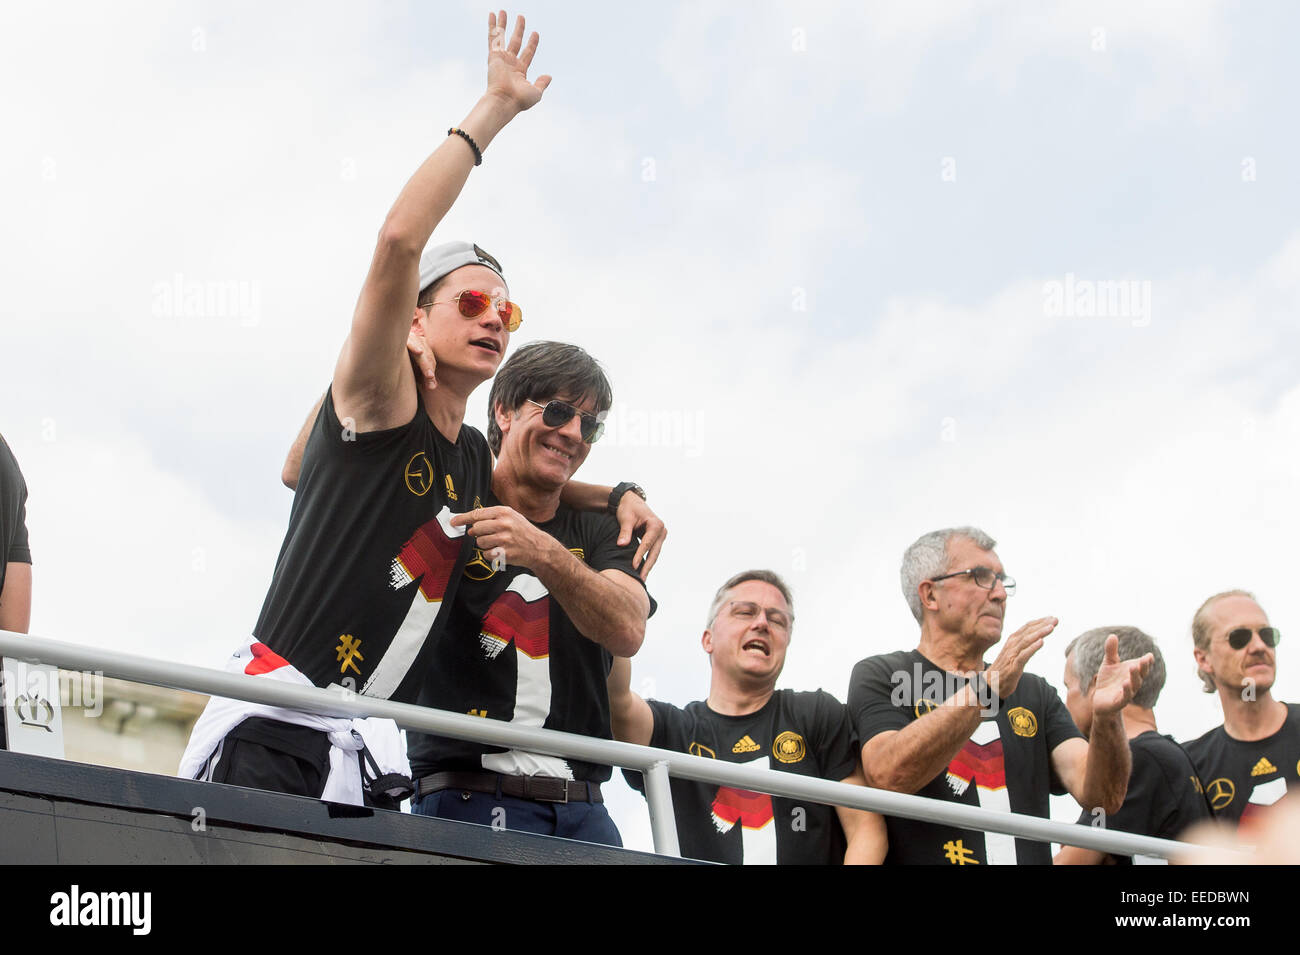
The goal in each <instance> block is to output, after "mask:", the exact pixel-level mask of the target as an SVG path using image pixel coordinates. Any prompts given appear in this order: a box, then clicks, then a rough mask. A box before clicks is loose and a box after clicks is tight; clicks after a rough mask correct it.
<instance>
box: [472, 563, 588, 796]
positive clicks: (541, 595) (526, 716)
mask: <svg viewBox="0 0 1300 955" xmlns="http://www.w3.org/2000/svg"><path fill="white" fill-rule="evenodd" d="M512 643H513V644H514V646H515V652H516V660H515V664H516V666H517V668H518V669H517V670H516V678H515V713H514V716H513V717H512V718H511V720H510V722H511V723H516V724H519V725H521V726H544V725H545V724H546V717H547V716H549V715H550V712H551V660H550V654H551V597H550V593H549V591H547V589H546V585H545V584H543V583H542V582H541V581H540V580H538V579H537V578H536V577H534V576H533V575H532V574H520V575H519V576H517V577H515V579H514V580H512V581H510V586H509V587H507V588H506V591H505V593H503V594H502V595H501V596H500V597H498V598H497V599H496V600H495V601H493V603H492V606H491V607H489V608H488V612H487V613H486V614H485V615H484V616H483V629H482V630H481V631H480V632H479V646H480V648H481V649H482V650H483V655H484V656H485V657H487V659H489V660H492V659H495V658H496V657H497V656H498V655H500V653H501V652H502V651H503V650H504V649H505V648H506V647H508V646H510V644H512ZM483 768H484V769H490V770H492V771H493V772H497V773H509V774H512V775H517V774H527V775H536V774H538V773H540V774H541V775H543V776H559V777H561V778H563V779H572V778H573V770H572V769H571V768H570V767H569V764H568V762H567V761H565V760H563V759H560V758H558V757H556V756H542V755H539V754H537V753H525V752H522V751H520V750H515V749H512V750H507V751H506V752H504V753H485V754H483Z"/></svg>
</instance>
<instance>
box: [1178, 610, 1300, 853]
mask: <svg viewBox="0 0 1300 955" xmlns="http://www.w3.org/2000/svg"><path fill="white" fill-rule="evenodd" d="M1281 637H1282V635H1281V632H1280V631H1279V630H1278V629H1277V628H1276V627H1274V626H1272V625H1270V624H1269V622H1268V615H1267V614H1265V613H1264V609H1263V608H1262V607H1261V606H1260V605H1259V603H1258V602H1257V601H1256V600H1255V597H1254V595H1253V594H1251V593H1249V592H1248V591H1245V590H1228V591H1224V592H1223V593H1219V594H1215V595H1214V596H1213V597H1211V598H1210V599H1208V600H1207V601H1205V603H1203V604H1201V607H1200V609H1199V610H1197V611H1196V615H1195V616H1194V617H1193V618H1192V643H1193V649H1192V654H1193V656H1195V658H1196V667H1197V675H1198V676H1199V677H1200V678H1201V683H1202V686H1203V688H1204V689H1205V692H1206V693H1214V692H1216V691H1217V692H1218V694H1219V704H1220V705H1221V706H1222V707H1223V725H1222V726H1219V727H1217V728H1215V729H1212V730H1210V731H1209V732H1208V733H1206V734H1205V735H1204V736H1202V737H1201V738H1200V739H1196V740H1193V741H1192V742H1190V743H1186V744H1184V746H1183V748H1184V749H1186V750H1187V754H1188V755H1189V756H1191V758H1192V763H1193V765H1195V766H1196V771H1197V774H1198V775H1199V776H1200V778H1201V784H1202V785H1203V786H1204V788H1205V798H1206V801H1207V802H1208V803H1209V804H1210V811H1211V812H1212V813H1214V816H1215V818H1216V819H1220V820H1226V821H1228V822H1232V823H1235V824H1237V825H1238V826H1239V827H1241V829H1242V830H1249V829H1251V828H1253V827H1254V826H1257V825H1258V824H1259V817H1260V816H1261V815H1262V814H1264V813H1266V812H1268V811H1269V807H1270V806H1272V805H1273V804H1274V803H1276V802H1277V801H1278V800H1279V799H1281V798H1282V797H1283V796H1285V795H1286V794H1287V791H1288V790H1290V791H1291V792H1296V791H1300V705H1297V704H1295V703H1283V702H1282V701H1280V700H1276V699H1274V698H1273V682H1274V680H1275V679H1276V678H1277V654H1276V650H1277V645H1278V642H1279V641H1280V640H1281Z"/></svg>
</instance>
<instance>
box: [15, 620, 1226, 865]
mask: <svg viewBox="0 0 1300 955" xmlns="http://www.w3.org/2000/svg"><path fill="white" fill-rule="evenodd" d="M0 657H11V658H13V659H16V660H23V661H26V662H28V663H36V664H49V665H52V666H58V667H62V668H64V669H67V670H82V671H88V672H94V673H98V674H100V675H103V676H109V677H115V678H117V679H122V680H130V681H133V682H136V683H148V684H152V685H154V686H166V687H172V688H173V689H177V690H189V691H193V692H198V693H207V694H210V695H213V696H226V697H232V698H234V699H239V700H246V701H248V702H252V703H261V704H265V705H267V706H280V707H285V708H287V709H294V710H303V711H306V712H310V713H316V714H319V715H323V716H334V717H349V718H355V717H363V716H378V717H384V718H387V719H391V720H393V721H394V722H396V723H397V725H398V726H400V727H402V728H403V729H407V730H414V731H416V732H421V733H434V734H436V735H439V736H450V737H453V738H455V739H462V740H470V741H472V742H476V743H485V744H489V745H493V746H507V747H512V748H516V749H523V750H529V751H532V752H537V753H545V754H547V755H551V756H558V757H561V758H565V759H581V760H584V761H586V762H591V763H599V764H602V765H607V766H620V767H623V768H625V769H635V770H640V771H641V772H642V773H643V774H644V777H645V795H646V802H647V804H648V806H649V810H650V828H651V832H652V835H653V837H654V845H655V851H656V852H658V853H660V854H662V855H674V856H678V855H680V854H681V851H680V848H679V846H678V842H677V827H676V823H675V821H674V819H673V809H672V794H671V791H670V789H669V778H670V776H675V777H679V778H681V779H691V780H695V781H698V782H706V783H713V784H717V785H725V786H734V787H736V788H739V789H748V790H751V791H753V792H761V793H768V794H769V795H773V796H783V797H786V798H791V799H807V800H810V801H812V802H816V803H820V804H822V805H829V806H845V807H847V808H851V809H866V810H870V811H873V812H878V813H883V814H886V815H891V816H901V817H904V818H907V819H919V820H922V821H929V822H938V823H944V824H947V825H951V826H956V827H959V828H963V829H981V830H986V831H990V832H1003V833H1007V834H1008V835H1012V836H1019V837H1022V838H1027V839H1035V840H1038V841H1040V842H1060V843H1064V844H1068V845H1074V846H1080V847H1082V848H1085V849H1096V850H1098V851H1101V852H1109V853H1113V854H1115V855H1144V856H1156V857H1159V858H1165V859H1167V858H1170V857H1171V856H1178V857H1179V858H1180V859H1187V860H1192V859H1194V858H1195V857H1196V856H1197V855H1198V854H1199V853H1201V852H1204V851H1205V850H1204V849H1202V848H1201V847H1198V846H1196V845H1193V844H1192V843H1185V842H1177V841H1174V840H1170V839H1157V838H1154V837H1152V836H1140V835H1134V834H1132V833H1128V832H1119V831H1114V830H1109V829H1104V828H1094V827H1091V826H1080V825H1075V824H1071V823H1063V822H1053V821H1051V820H1050V819H1043V818H1040V817H1038V816H1027V815H1024V814H1021V813H1011V812H1001V811H999V810H995V809H982V808H978V807H975V806H964V805H958V804H955V803H945V802H941V801H939V800H935V799H928V798H926V797H923V796H911V795H905V794H903V793H895V792H889V791H887V790H883V789H872V788H869V787H867V788H864V787H861V786H850V785H847V784H845V783H839V782H831V781H830V780H826V779H815V778H811V777H807V776H798V775H795V774H793V773H782V772H779V771H777V770H772V769H758V768H754V767H748V766H744V765H742V764H736V763H725V762H722V761H720V760H716V759H709V758H707V757H703V756H690V755H687V754H685V753H677V752H672V751H670V750H666V749H655V748H652V747H649V746H637V745H635V744H632V743H619V742H614V741H611V740H605V739H594V738H592V737H588V736H579V735H577V734H574V733H563V732H560V731H558V730H548V729H541V728H538V727H528V726H517V725H514V724H511V723H506V722H502V721H500V720H485V719H482V718H480V717H476V716H469V715H466V714H461V713H450V712H446V711H444V710H434V709H429V708H427V707H422V706H415V705H413V704H410V703H394V702H392V701H391V700H379V699H374V698H371V697H366V696H361V695H358V694H357V693H355V692H352V691H349V690H343V689H338V688H334V689H321V688H319V687H307V686H297V685H294V684H291V683H284V682H282V681H280V680H267V679H263V678H259V677H255V676H248V675H246V674H243V673H228V672H225V671H222V670H211V669H207V668H205V667H196V666H191V665H188V664H184V663H173V662H169V661H163V660H153V659H150V658H148V657H141V656H136V655H134V654H130V653H121V652H119V651H116V650H103V649H99V648H96V647H86V646H79V645H77V644H72V643H63V642H61V641H57V640H49V639H45V638H40V637H34V636H31V635H28V634H21V633H11V632H9V631H7V630H0ZM1245 858H1247V857H1243V861H1244V859H1245Z"/></svg>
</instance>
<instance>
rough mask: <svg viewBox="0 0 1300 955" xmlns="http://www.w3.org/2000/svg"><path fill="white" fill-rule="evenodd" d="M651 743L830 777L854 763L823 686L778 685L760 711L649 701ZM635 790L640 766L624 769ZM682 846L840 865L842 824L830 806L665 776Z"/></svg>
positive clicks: (753, 860) (760, 859) (853, 744)
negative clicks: (729, 712) (739, 712)
mask: <svg viewBox="0 0 1300 955" xmlns="http://www.w3.org/2000/svg"><path fill="white" fill-rule="evenodd" d="M649 704H650V709H651V710H652V711H653V712H654V732H653V733H652V735H651V738H650V745H651V746H655V747H658V748H660V749H670V750H674V751H676V752H679V753H691V754H692V755H695V756H708V757H711V758H713V759H721V760H724V761H726V762H728V763H750V764H754V763H756V764H758V765H759V766H761V767H763V768H765V769H776V770H780V771H781V772H786V773H795V774H797V775H800V776H815V777H817V778H819V779H830V780H833V781H835V782H839V781H840V780H842V779H845V778H847V777H848V776H849V775H850V774H852V772H853V770H854V769H855V768H856V766H857V762H858V744H857V740H856V739H855V738H854V735H853V727H852V725H851V724H850V721H849V716H848V711H847V710H845V708H844V705H843V704H842V703H840V702H839V701H838V700H836V699H835V697H833V696H831V695H830V694H829V693H826V692H824V691H822V690H816V691H815V692H811V693H803V692H796V691H794V690H777V691H776V692H775V693H773V694H772V698H771V699H770V700H768V701H767V703H766V704H765V705H764V706H763V708H762V709H761V710H757V711H755V712H753V713H747V714H745V715H744V716H724V715H722V714H721V713H715V712H714V711H713V710H711V709H709V707H708V704H707V703H704V702H703V701H696V702H694V703H690V704H688V705H687V707H686V709H684V710H682V709H678V708H677V707H675V706H673V705H672V704H671V703H662V702H660V701H659V700H650V701H649ZM625 775H626V776H627V779H628V782H629V783H630V784H631V785H632V786H634V787H635V788H637V789H640V790H642V791H644V788H643V781H642V779H641V774H640V773H631V772H627V773H625ZM672 794H673V814H674V815H675V816H676V817H677V838H678V841H679V842H680V844H681V850H682V855H683V856H685V857H687V858H690V859H703V860H705V861H707V862H724V863H728V864H730V865H740V864H742V863H743V864H747V865H755V864H764V863H766V864H774V863H780V864H781V865H839V864H842V863H843V862H844V850H845V841H844V831H843V830H842V829H841V828H840V821H839V818H838V816H837V815H836V812H835V809H834V808H833V807H831V806H822V805H818V804H816V803H809V802H806V801H804V800H796V799H786V798H784V797H782V796H769V795H767V794H765V793H755V792H750V791H749V790H746V789H736V788H734V787H732V786H715V785H713V784H711V783H699V782H693V781H691V780H687V779H677V778H674V779H673V780H672Z"/></svg>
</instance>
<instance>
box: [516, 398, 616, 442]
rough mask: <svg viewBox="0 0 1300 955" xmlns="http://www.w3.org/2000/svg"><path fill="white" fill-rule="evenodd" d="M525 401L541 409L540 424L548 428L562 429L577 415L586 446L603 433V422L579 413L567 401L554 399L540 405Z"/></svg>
mask: <svg viewBox="0 0 1300 955" xmlns="http://www.w3.org/2000/svg"><path fill="white" fill-rule="evenodd" d="M526 400H527V401H528V403H529V404H533V405H537V407H539V408H541V409H542V424H544V425H546V427H548V428H562V427H564V426H565V425H566V424H568V423H569V422H570V421H572V420H573V416H574V415H577V416H578V417H579V419H580V420H581V425H580V426H581V428H582V440H583V441H585V442H587V444H595V443H596V442H597V441H599V440H600V436H601V435H602V434H604V433H605V422H603V421H601V420H600V419H599V418H597V417H596V416H595V415H594V414H588V413H587V412H586V411H579V410H578V409H577V408H575V407H573V405H571V404H569V403H568V402H567V401H561V400H560V399H558V398H555V399H552V400H551V401H548V402H546V404H542V403H541V402H540V401H533V399H532V398H528V399H526Z"/></svg>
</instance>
